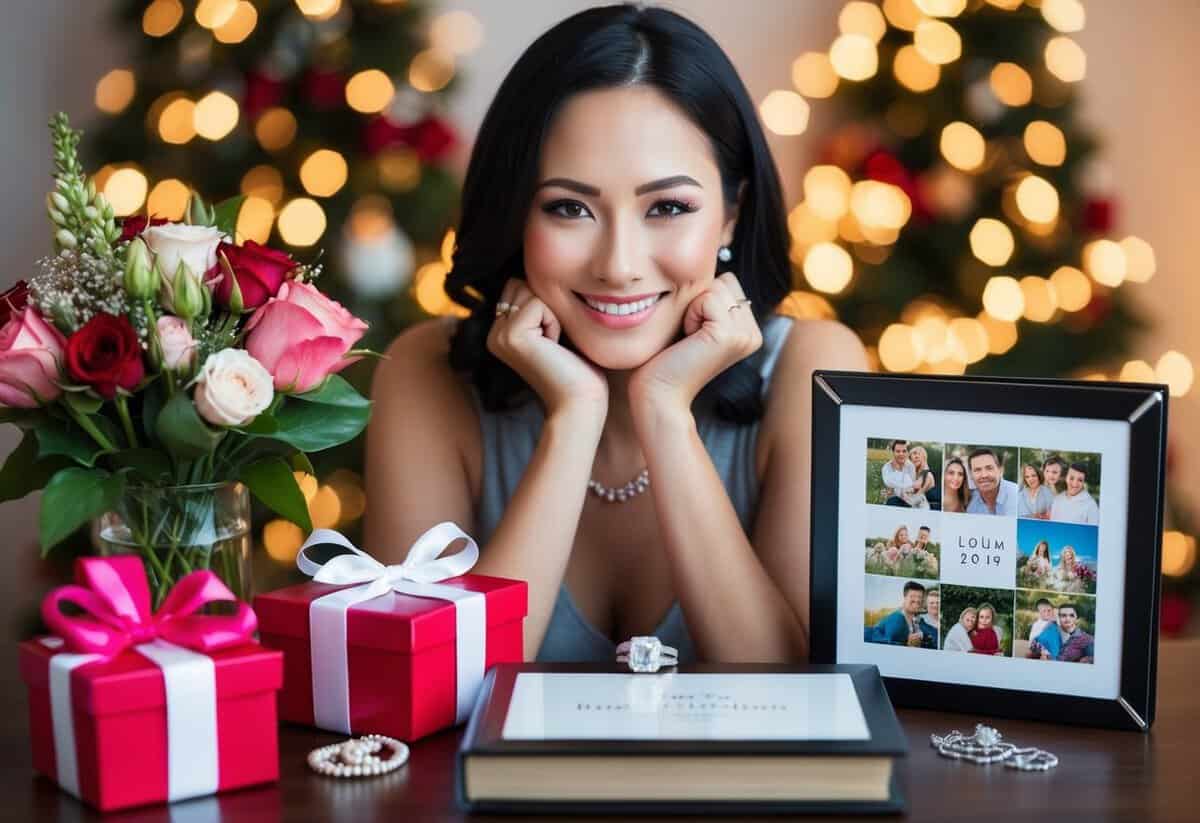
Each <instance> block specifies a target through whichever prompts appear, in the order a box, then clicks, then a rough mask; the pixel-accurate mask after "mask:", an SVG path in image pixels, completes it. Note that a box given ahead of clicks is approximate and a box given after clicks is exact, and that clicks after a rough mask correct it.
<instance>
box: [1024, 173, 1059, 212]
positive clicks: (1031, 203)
mask: <svg viewBox="0 0 1200 823" xmlns="http://www.w3.org/2000/svg"><path fill="white" fill-rule="evenodd" d="M1017 209H1019V210H1020V212H1021V214H1022V215H1023V216H1024V217H1025V219H1026V220H1029V221H1031V222H1033V223H1052V222H1054V220H1056V219H1057V218H1058V191H1057V190H1056V189H1055V188H1054V186H1053V184H1051V183H1050V181H1048V180H1046V179H1045V178H1044V177H1038V176H1037V175H1036V174H1030V175H1028V176H1026V177H1025V179H1023V180H1022V181H1021V182H1020V183H1019V184H1017Z"/></svg>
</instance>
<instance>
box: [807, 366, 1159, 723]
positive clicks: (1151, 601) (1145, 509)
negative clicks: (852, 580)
mask: <svg viewBox="0 0 1200 823" xmlns="http://www.w3.org/2000/svg"><path fill="white" fill-rule="evenodd" d="M812 380H813V384H812V398H813V399H812V411H813V417H812V464H813V465H814V466H822V467H824V468H823V470H822V477H821V482H820V483H817V482H814V483H813V484H812V499H811V513H812V515H811V543H810V545H811V547H812V560H811V563H812V567H811V613H812V615H813V616H814V619H813V628H812V637H811V656H812V660H813V662H815V663H836V662H844V661H838V660H837V659H836V658H837V639H838V637H837V632H838V620H837V614H838V602H837V593H838V558H839V540H838V523H839V512H838V507H839V496H840V483H839V475H840V471H839V468H840V467H841V466H843V465H846V463H844V462H843V461H844V460H847V459H850V458H849V457H848V456H844V455H842V454H840V448H841V446H840V440H841V437H840V435H841V417H842V412H843V411H844V410H845V409H846V408H848V407H851V406H871V407H880V408H904V409H917V410H920V409H929V410H939V411H964V412H984V413H995V414H1017V415H1022V414H1026V415H1036V416H1040V417H1047V416H1049V417H1070V418H1086V419H1090V420H1110V421H1125V422H1128V423H1129V425H1130V454H1129V467H1130V479H1129V486H1128V488H1129V496H1128V500H1127V502H1126V516H1127V521H1126V522H1127V529H1126V535H1125V545H1126V547H1131V546H1137V547H1139V549H1138V551H1127V552H1126V563H1125V591H1124V613H1123V618H1122V621H1121V626H1122V637H1123V639H1122V644H1121V649H1122V652H1121V660H1120V664H1119V672H1120V674H1119V679H1120V689H1119V691H1120V693H1119V695H1118V696H1117V697H1116V698H1115V699H1112V700H1107V699H1098V698H1092V697H1078V696H1075V695H1065V694H1053V693H1046V692H1037V691H1024V690H1016V689H1009V688H1000V687H997V688H990V687H980V686H976V685H966V684H956V683H949V682H944V681H930V680H916V679H910V678H907V677H904V678H901V677H885V678H884V682H885V685H886V686H887V690H888V694H889V696H890V697H891V699H892V701H893V703H895V705H897V706H907V707H913V708H924V709H933V710H938V711H950V712H963V713H971V714H983V715H999V716H1004V717H1013V718H1020V719H1030V720H1044V721H1051V722H1058V723H1069V724H1076V725H1087V726H1100V727H1109V728H1118V729H1128V730H1132V731H1142V732H1147V731H1149V730H1150V727H1151V725H1152V724H1153V722H1154V709H1155V686H1156V675H1157V661H1158V618H1159V600H1160V594H1161V580H1160V575H1161V564H1162V560H1161V558H1162V531H1163V494H1164V480H1165V475H1166V430H1167V400H1168V389H1167V387H1166V386H1163V385H1157V384H1143V383H1111V382H1109V383H1105V382H1092V381H1082V380H1063V379H1049V378H1029V379H1026V378H1005V377H975V376H967V377H947V376H924V375H908V374H894V375H893V374H871V373H862V372H843V371H820V370H818V371H816V372H814V374H813V378H812ZM1035 410H1036V411H1035ZM853 459H856V460H857V459H861V456H860V455H858V454H856V455H854V458H853ZM859 573H861V571H860V572H859ZM818 617H819V618H820V619H817V618H818ZM855 662H862V661H855Z"/></svg>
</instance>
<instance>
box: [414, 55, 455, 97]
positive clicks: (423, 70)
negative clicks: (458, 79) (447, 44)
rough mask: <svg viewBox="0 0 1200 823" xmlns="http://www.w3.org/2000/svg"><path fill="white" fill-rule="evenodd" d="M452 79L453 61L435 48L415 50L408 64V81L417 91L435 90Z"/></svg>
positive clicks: (441, 87)
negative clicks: (415, 52)
mask: <svg viewBox="0 0 1200 823" xmlns="http://www.w3.org/2000/svg"><path fill="white" fill-rule="evenodd" d="M452 79H454V62H453V61H452V60H449V59H447V57H446V54H445V53H444V52H442V51H439V50H437V49H425V50H424V51H420V52H417V54H416V56H414V57H413V59H412V62H411V63H409V64H408V83H409V85H411V86H412V87H413V88H414V89H416V90H417V91H424V92H435V91H440V90H441V89H444V88H445V87H446V86H447V85H448V84H449V83H450V81H451V80H452Z"/></svg>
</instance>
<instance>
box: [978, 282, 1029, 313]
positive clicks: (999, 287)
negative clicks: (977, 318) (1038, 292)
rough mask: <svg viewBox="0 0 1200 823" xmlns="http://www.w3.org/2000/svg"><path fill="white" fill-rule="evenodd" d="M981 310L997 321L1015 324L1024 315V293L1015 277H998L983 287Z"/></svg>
mask: <svg viewBox="0 0 1200 823" xmlns="http://www.w3.org/2000/svg"><path fill="white" fill-rule="evenodd" d="M983 310H984V311H986V312H987V313H988V314H990V315H991V316H992V317H995V318H996V319H997V320H1007V321H1009V322H1010V323H1015V322H1016V321H1017V320H1019V319H1020V317H1021V315H1022V314H1024V313H1025V293H1024V292H1022V291H1021V284H1020V283H1018V282H1017V279H1016V278H1015V277H1009V276H1007V275H998V276H996V277H992V278H990V279H989V280H988V281H987V285H985V286H984V287H983Z"/></svg>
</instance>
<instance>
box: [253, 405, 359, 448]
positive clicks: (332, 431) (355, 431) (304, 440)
mask: <svg viewBox="0 0 1200 823" xmlns="http://www.w3.org/2000/svg"><path fill="white" fill-rule="evenodd" d="M370 417H371V408H370V406H369V405H367V406H364V407H358V408H355V407H346V406H326V405H323V404H320V403H286V404H284V405H283V407H282V408H280V409H279V411H278V412H276V414H275V419H276V420H278V421H279V431H277V432H275V433H274V434H270V435H264V436H265V437H269V438H271V439H274V440H280V441H282V442H284V443H287V444H289V445H292V446H295V447H296V448H297V449H299V450H300V451H302V452H317V451H321V450H322V449H329V448H332V447H334V446H340V445H341V444H342V443H345V442H347V441H349V440H353V439H354V438H355V437H357V436H358V435H359V434H360V433H361V432H362V430H363V429H365V428H366V427H367V421H368V420H369V419H370Z"/></svg>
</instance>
